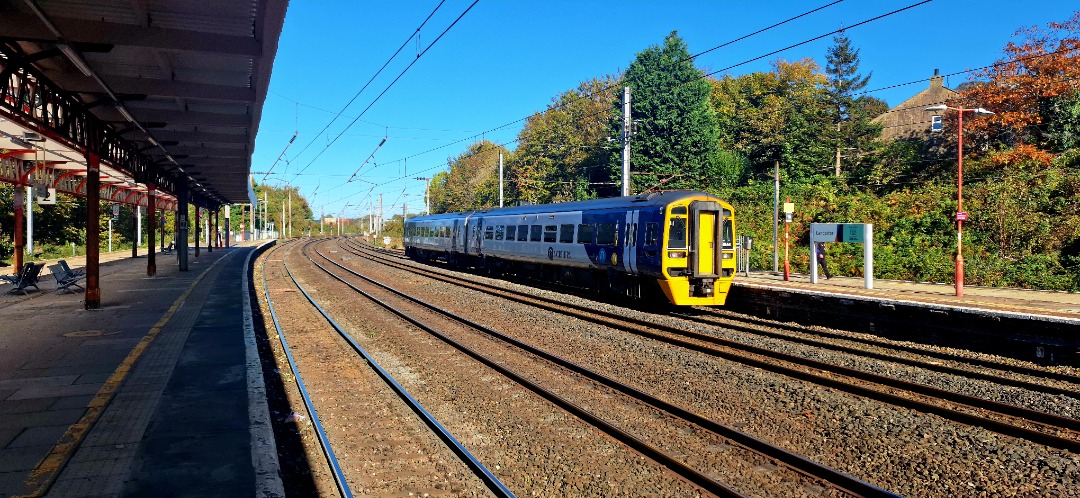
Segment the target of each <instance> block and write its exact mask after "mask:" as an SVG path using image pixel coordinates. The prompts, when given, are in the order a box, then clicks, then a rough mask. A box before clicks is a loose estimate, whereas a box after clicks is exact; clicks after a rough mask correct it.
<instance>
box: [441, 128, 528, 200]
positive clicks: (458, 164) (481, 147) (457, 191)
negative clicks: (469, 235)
mask: <svg viewBox="0 0 1080 498" xmlns="http://www.w3.org/2000/svg"><path fill="white" fill-rule="evenodd" d="M500 152H502V153H503V155H504V160H505V156H507V155H508V154H509V152H508V151H507V150H506V148H505V147H503V146H501V145H497V144H495V143H493V142H491V141H489V140H481V141H479V142H476V143H474V144H472V145H470V146H469V147H468V148H467V149H466V150H465V152H462V153H461V154H460V155H458V156H457V157H452V158H450V159H449V160H448V161H447V164H449V166H450V169H449V171H446V172H443V173H439V174H437V175H435V177H434V178H432V179H431V182H430V184H429V188H430V191H429V196H430V203H431V212H433V213H448V212H453V211H467V210H471V209H481V208H486V207H492V206H498V205H499V190H498V189H499V176H498V175H499V153H500Z"/></svg>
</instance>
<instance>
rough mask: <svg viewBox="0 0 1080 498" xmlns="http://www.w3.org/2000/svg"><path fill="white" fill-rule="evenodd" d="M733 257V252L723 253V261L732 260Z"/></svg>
mask: <svg viewBox="0 0 1080 498" xmlns="http://www.w3.org/2000/svg"><path fill="white" fill-rule="evenodd" d="M734 257H735V253H733V252H725V253H724V259H731V258H734Z"/></svg>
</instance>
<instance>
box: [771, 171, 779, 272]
mask: <svg viewBox="0 0 1080 498" xmlns="http://www.w3.org/2000/svg"><path fill="white" fill-rule="evenodd" d="M772 227H773V228H772V271H774V272H776V271H779V270H780V251H779V249H778V248H777V244H779V242H780V241H779V240H778V239H779V238H780V161H776V165H775V166H774V169H773V218H772Z"/></svg>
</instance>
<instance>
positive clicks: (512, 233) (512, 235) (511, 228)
mask: <svg viewBox="0 0 1080 498" xmlns="http://www.w3.org/2000/svg"><path fill="white" fill-rule="evenodd" d="M514 239H517V225H506V240H514Z"/></svg>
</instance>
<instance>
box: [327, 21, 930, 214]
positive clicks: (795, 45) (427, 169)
mask: <svg viewBox="0 0 1080 498" xmlns="http://www.w3.org/2000/svg"><path fill="white" fill-rule="evenodd" d="M931 1H933V0H923V1H921V2H917V3H914V4H911V5H908V6H906V7H903V8H900V9H896V10H893V11H891V12H888V13H885V14H882V15H879V16H876V17H873V18H870V19H867V20H864V21H860V22H858V23H855V24H853V25H851V26H847V27H846V28H843V29H838V30H834V31H830V32H828V33H825V34H823V35H820V36H816V37H813V38H810V39H808V40H804V41H802V42H799V43H795V44H792V45H789V46H787V47H784V48H782V49H779V50H775V51H772V52H770V53H768V54H765V55H761V56H757V57H754V58H752V59H748V60H746V61H743V62H740V63H738V64H735V65H732V66H729V67H728V68H725V69H722V70H720V71H714V72H711V73H708V74H704V75H701V76H696V77H694V78H692V79H690V80H687V81H683V82H680V83H679V84H688V83H690V82H692V81H696V80H699V79H703V78H707V77H709V76H712V75H715V74H717V73H719V72H722V71H726V70H729V69H732V68H735V67H739V66H742V65H745V64H748V63H750V62H753V61H756V60H760V59H762V58H765V57H768V56H770V55H775V54H778V53H781V52H783V51H786V50H790V49H792V48H795V47H798V46H801V45H805V44H808V43H811V42H814V41H817V40H820V39H822V38H825V37H827V36H829V35H833V34H837V33H840V32H843V31H845V30H847V29H852V28H855V27H858V26H862V25H865V24H868V23H871V22H874V21H878V20H881V19H884V18H886V17H889V16H892V15H895V14H898V13H900V12H904V11H906V10H909V9H912V8H914V7H918V6H921V5H924V4H927V3H930V2H931ZM836 3H837V2H833V3H830V4H827V5H825V6H824V7H828V6H831V5H835V4H836ZM824 7H819V8H817V9H814V10H812V11H810V12H814V11H818V10H821V9H822V8H824ZM804 15H806V13H804V14H800V15H799V16H796V17H795V18H797V17H802V16H804ZM793 19H794V18H793ZM785 22H786V21H785ZM782 24H784V22H781V23H777V24H775V25H773V27H775V26H779V25H782ZM763 31H764V30H759V31H757V32H755V33H754V34H758V33H761V32H763ZM745 38H746V37H745V36H744V37H742V38H741V39H745ZM727 44H730V42H729V43H726V44H724V45H727ZM714 48H715V47H714ZM711 50H712V49H710V50H706V51H704V52H701V53H699V54H697V55H701V54H704V53H707V52H709V51H711ZM697 55H695V56H694V57H696V56H697ZM610 88H614V85H612V86H609V87H605V88H603V89H600V90H597V91H596V92H593V93H591V94H588V95H583V96H581V97H580V98H589V97H592V96H593V95H595V94H596V93H599V92H600V91H603V90H605V89H608V90H609V89H610ZM568 104H569V102H566V103H560V104H557V105H554V106H551V107H549V108H548V109H546V110H545V111H542V112H548V111H552V110H555V109H558V108H560V107H562V106H565V105H568ZM602 112H607V111H602ZM537 114H539V113H532V114H530V115H529V116H526V117H523V118H520V119H517V120H514V121H512V122H509V123H506V124H503V125H501V126H497V127H495V128H492V129H489V130H487V131H484V132H481V133H478V134H474V135H472V136H469V137H465V138H462V139H460V140H456V141H453V142H449V143H446V144H444V145H441V146H439V147H434V148H432V149H428V150H425V151H423V152H419V153H416V154H412V155H409V156H406V157H404V158H402V159H399V160H397V161H401V160H407V159H411V158H415V157H418V156H422V155H426V154H429V153H431V152H435V151H438V150H442V149H445V148H447V147H450V146H452V145H456V144H460V143H463V142H466V141H469V140H475V139H476V138H477V137H482V136H485V135H487V134H489V133H494V132H496V131H499V130H502V129H504V128H507V127H509V126H512V125H515V124H517V123H520V122H522V121H525V120H527V119H529V118H530V117H532V116H534V115H537ZM598 114H599V113H594V114H591V115H588V116H584V117H583V118H588V117H592V116H596V115H598ZM357 119H359V116H358V117H357ZM354 121H355V120H354ZM339 136H340V135H339ZM516 141H518V139H514V140H510V141H507V142H505V143H507V144H508V143H513V142H516ZM397 161H391V163H393V162H397ZM443 164H444V163H439V164H436V165H434V166H432V167H430V168H426V169H423V170H421V171H420V173H424V172H428V171H432V170H434V169H436V168H441V167H442V166H443ZM416 173H417V172H416V171H414V172H413V174H416ZM402 179H405V177H404V176H402V177H400V178H396V179H393V180H389V181H387V182H385V183H383V184H380V186H382V185H386V184H389V183H392V182H395V181H400V180H402ZM350 197H352V196H351V195H350V196H346V197H343V198H341V199H338V201H341V200H345V199H348V198H350ZM338 201H335V202H338Z"/></svg>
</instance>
